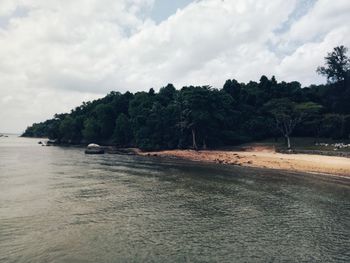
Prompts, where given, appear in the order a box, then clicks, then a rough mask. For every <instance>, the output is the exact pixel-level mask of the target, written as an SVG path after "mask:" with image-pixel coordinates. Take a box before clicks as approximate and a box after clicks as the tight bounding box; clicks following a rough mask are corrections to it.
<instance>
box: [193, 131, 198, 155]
mask: <svg viewBox="0 0 350 263" xmlns="http://www.w3.org/2000/svg"><path fill="white" fill-rule="evenodd" d="M192 146H193V149H195V150H196V151H197V150H198V147H197V143H196V131H195V129H194V128H192Z"/></svg>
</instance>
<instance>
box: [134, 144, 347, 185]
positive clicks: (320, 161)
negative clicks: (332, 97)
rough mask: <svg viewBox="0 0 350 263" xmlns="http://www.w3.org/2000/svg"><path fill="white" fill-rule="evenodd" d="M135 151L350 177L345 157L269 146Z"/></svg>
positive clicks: (157, 155)
mask: <svg viewBox="0 0 350 263" xmlns="http://www.w3.org/2000/svg"><path fill="white" fill-rule="evenodd" d="M136 154H137V155H140V156H154V157H165V158H176V159H182V160H190V161H197V162H205V163H217V164H225V165H236V166H242V167H254V168H265V169H272V170H284V171H290V172H302V173H309V174H320V175H321V174H323V175H329V176H336V177H344V178H347V179H350V159H349V158H346V157H335V156H324V155H311V154H283V153H277V152H275V151H272V150H269V149H266V150H262V149H259V150H257V151H254V150H252V151H222V150H203V151H194V150H167V151H157V152H142V151H139V150H137V151H136Z"/></svg>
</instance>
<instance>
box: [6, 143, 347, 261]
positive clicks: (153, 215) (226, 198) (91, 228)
mask: <svg viewBox="0 0 350 263" xmlns="http://www.w3.org/2000/svg"><path fill="white" fill-rule="evenodd" d="M37 142H38V140H37V139H23V138H16V137H13V136H12V137H10V138H0V262H1V263H2V262H6V263H7V262H16V263H18V262H36V263H41V262H57V263H58V262H72V263H73V262H186V261H187V262H350V185H349V183H344V182H343V183H342V182H335V181H331V180H328V179H322V180H320V179H318V178H317V177H310V176H305V175H300V174H285V173H283V172H275V171H274V172H272V171H267V170H258V169H249V168H240V167H224V166H217V165H199V164H194V163H185V162H176V163H174V162H169V161H165V160H159V159H150V158H141V157H134V156H118V155H101V156H86V155H84V153H83V150H82V149H79V148H60V147H41V146H39V145H38V144H37Z"/></svg>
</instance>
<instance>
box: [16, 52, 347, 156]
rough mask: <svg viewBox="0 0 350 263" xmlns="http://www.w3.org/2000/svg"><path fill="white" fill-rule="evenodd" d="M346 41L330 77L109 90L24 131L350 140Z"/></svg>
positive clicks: (171, 138)
mask: <svg viewBox="0 0 350 263" xmlns="http://www.w3.org/2000/svg"><path fill="white" fill-rule="evenodd" d="M345 52H346V49H345V48H344V47H339V48H336V49H335V50H334V51H333V52H332V53H330V54H329V55H328V57H326V66H325V67H324V68H323V69H319V72H320V73H322V74H327V77H329V79H330V80H331V82H329V83H327V84H326V85H318V86H316V85H311V86H310V87H306V88H302V87H301V85H300V83H299V82H297V81H292V82H284V81H282V82H278V81H277V80H276V78H275V77H272V78H271V79H269V78H268V77H266V76H262V77H261V78H260V81H259V82H254V81H250V82H249V83H239V82H238V81H237V80H234V79H232V80H227V81H226V82H225V84H224V86H223V88H222V89H215V88H211V87H209V86H189V87H183V88H182V89H179V90H177V89H175V87H174V86H173V85H172V84H168V85H167V86H165V87H162V88H161V89H160V90H159V92H156V91H155V90H154V89H150V90H149V92H138V93H136V94H132V93H130V92H126V93H124V94H121V93H119V92H111V93H109V94H108V95H107V96H105V97H104V98H101V99H98V100H95V101H92V102H84V103H83V104H82V105H80V106H79V107H76V108H75V109H74V110H72V111H71V112H70V113H69V114H56V115H55V116H54V118H53V119H51V120H47V121H45V122H43V123H38V124H33V125H32V126H31V127H28V128H27V130H26V131H25V133H24V134H23V136H28V137H49V138H51V139H56V140H57V141H59V142H62V143H89V142H96V143H100V144H115V145H117V146H120V147H139V148H141V149H144V150H159V149H174V148H194V149H204V148H207V147H210V148H215V147H221V146H229V145H235V144H240V143H245V142H249V141H252V140H262V139H266V138H269V137H273V138H277V137H278V136H279V135H282V136H284V137H285V138H286V141H288V140H289V136H291V135H292V134H293V135H295V136H313V137H315V138H318V137H320V136H325V137H328V138H344V139H346V138H349V134H350V117H349V116H350V103H349V101H350V86H349V75H350V73H349V68H348V67H349V65H348V64H347V63H348V62H346V61H347V60H348V59H347V57H346V55H345Z"/></svg>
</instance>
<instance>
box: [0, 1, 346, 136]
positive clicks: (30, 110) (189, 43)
mask: <svg viewBox="0 0 350 263" xmlns="http://www.w3.org/2000/svg"><path fill="white" fill-rule="evenodd" d="M349 14H350V1H349V0H198V1H191V0H176V1H174V0H74V1H72V0H1V1H0V131H1V132H22V131H23V130H24V129H25V128H26V126H28V125H30V124H32V123H33V122H39V121H44V120H45V119H47V118H51V117H52V116H53V114H54V113H61V112H67V111H69V110H70V109H72V108H74V107H75V106H78V105H79V104H80V103H81V102H82V101H87V100H91V99H95V98H99V97H102V96H104V95H106V93H108V92H110V91H112V90H116V91H120V92H124V91H126V90H130V91H140V90H148V89H149V88H151V87H154V88H155V89H158V88H160V87H161V86H164V85H166V84H167V83H173V84H174V85H175V86H176V87H177V88H181V87H182V86H184V85H190V84H193V85H211V86H213V87H217V88H221V87H222V85H223V83H224V81H225V80H226V79H229V78H235V79H237V80H239V81H241V82H243V81H244V82H245V81H249V80H251V79H252V80H259V78H260V76H261V75H263V74H265V75H267V76H272V75H275V76H276V78H277V79H278V80H286V81H290V80H298V81H300V82H301V83H302V84H303V85H309V84H311V83H322V82H324V81H325V80H324V78H322V77H320V76H317V74H316V73H315V69H316V67H317V66H318V65H321V64H322V63H323V57H324V56H325V55H326V53H327V52H328V51H330V50H331V49H332V48H333V47H335V46H337V45H341V44H343V45H345V46H347V47H350V15H349Z"/></svg>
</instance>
